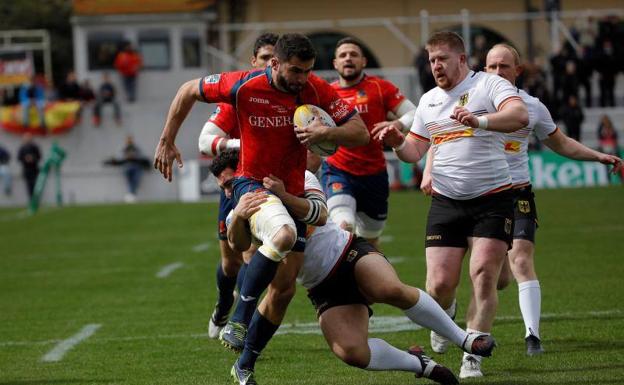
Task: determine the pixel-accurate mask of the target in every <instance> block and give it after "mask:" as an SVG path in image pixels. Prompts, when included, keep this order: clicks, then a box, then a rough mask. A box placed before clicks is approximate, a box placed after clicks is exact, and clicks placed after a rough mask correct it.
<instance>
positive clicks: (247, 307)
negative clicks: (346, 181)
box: [154, 34, 369, 349]
mask: <svg viewBox="0 0 624 385" xmlns="http://www.w3.org/2000/svg"><path fill="white" fill-rule="evenodd" d="M274 55H275V56H274V57H273V58H272V59H271V61H270V65H269V66H268V67H267V68H266V70H255V71H240V72H229V73H222V74H214V75H210V76H206V77H204V78H201V79H195V80H191V81H189V82H187V83H185V84H183V85H182V86H181V87H180V89H179V90H178V93H177V94H176V96H175V98H174V100H173V102H172V104H171V107H170V110H169V114H168V116H167V120H166V122H165V127H164V129H163V133H162V135H161V139H160V142H159V144H158V146H157V149H156V155H155V159H154V166H155V167H156V168H157V169H158V170H159V171H160V172H161V173H162V174H163V176H164V177H165V178H166V179H167V180H169V181H171V179H172V171H173V161H174V160H176V161H177V163H178V166H179V167H181V166H182V160H181V155H180V153H179V151H178V150H177V148H176V146H175V143H174V142H175V137H176V135H177V132H178V130H179V128H180V125H181V124H182V122H183V120H184V118H186V116H187V115H188V112H189V111H190V109H191V107H192V106H193V104H194V102H195V101H197V100H200V101H204V102H209V103H214V102H225V103H229V104H232V105H234V106H235V108H236V113H237V118H238V122H239V129H240V133H241V142H240V143H241V149H240V157H241V161H240V162H239V166H238V168H237V171H236V174H235V176H236V178H234V180H233V182H232V197H233V201H234V206H235V205H236V203H237V202H238V199H239V198H240V196H242V195H243V194H244V193H246V192H250V191H255V190H258V189H261V190H263V189H264V187H263V184H262V181H263V179H264V178H265V177H268V176H269V175H274V176H276V177H278V178H280V179H281V180H283V181H284V185H285V189H286V191H288V192H289V193H290V194H292V195H294V196H300V195H301V194H303V192H304V172H305V167H306V147H305V145H310V144H314V143H317V142H320V141H330V142H334V143H336V144H338V145H345V146H358V145H364V144H366V143H368V141H369V133H368V130H367V129H366V126H365V125H364V122H363V121H362V119H361V118H360V117H359V115H358V114H357V111H356V110H355V109H354V108H353V107H352V106H351V105H349V104H348V103H347V102H345V101H343V100H342V99H340V97H339V96H338V95H337V94H336V92H335V90H334V89H333V88H332V87H331V86H330V85H329V84H328V83H326V82H325V81H324V80H322V79H320V78H318V77H317V76H315V75H313V74H311V71H312V67H313V66H314V60H315V57H316V53H315V51H314V47H313V46H312V43H311V41H310V40H309V39H308V38H307V37H305V36H304V35H301V34H285V35H282V36H281V37H280V38H279V39H278V41H277V43H276V45H275V48H274ZM301 104H313V105H316V106H319V107H320V108H322V109H324V110H325V111H327V112H328V113H329V114H330V116H331V117H332V119H333V120H334V121H335V122H336V124H337V127H334V128H330V127H327V126H324V125H323V124H322V123H321V121H320V119H318V120H315V121H314V122H313V123H312V124H311V125H309V126H307V127H296V128H295V127H294V125H293V114H294V111H295V109H296V108H297V106H299V105H301ZM250 224H251V231H252V234H253V235H254V236H255V237H256V238H258V239H259V240H261V241H262V246H261V247H260V248H258V250H257V251H256V252H255V253H254V255H253V257H252V259H251V262H250V263H249V267H248V268H247V271H246V273H245V278H244V280H243V284H242V288H241V290H240V301H238V303H237V305H236V309H235V311H234V313H233V315H232V317H231V319H230V321H228V323H227V325H226V326H225V327H224V329H223V330H222V332H221V338H222V340H223V342H224V343H225V344H227V345H230V346H235V347H237V348H238V349H240V347H241V345H242V344H243V341H244V339H245V335H246V333H247V326H248V325H249V322H250V321H251V317H252V315H253V314H254V311H255V308H256V304H257V301H258V298H259V297H260V295H261V294H262V292H263V291H264V289H266V287H267V286H268V285H269V283H270V282H271V281H272V280H273V278H274V277H275V274H276V271H277V268H278V266H279V264H280V262H281V261H282V259H284V257H285V256H286V255H287V254H289V252H291V251H292V253H290V256H289V259H288V264H287V265H288V266H289V273H290V274H284V276H283V277H281V278H282V279H281V282H282V283H283V284H284V288H283V289H284V290H282V293H288V295H286V294H285V295H283V296H281V297H280V298H277V299H276V301H273V302H272V303H279V304H280V306H277V307H273V308H271V309H270V311H269V312H268V314H266V315H267V317H266V318H264V317H262V318H260V319H255V320H254V321H253V322H260V323H262V325H263V326H262V328H263V329H272V328H274V329H277V325H279V323H280V322H281V319H282V318H283V316H284V313H285V311H286V307H287V304H288V302H289V301H290V299H291V298H292V295H294V283H295V278H296V275H297V272H298V269H299V267H300V266H301V263H302V261H303V253H302V252H303V249H304V247H305V224H304V223H303V222H301V221H299V220H295V219H293V217H292V216H291V214H290V213H289V212H288V210H287V209H286V207H285V206H284V205H283V204H282V202H281V201H280V199H279V198H278V197H277V196H275V195H274V194H272V193H269V194H268V197H267V201H266V202H264V203H263V204H262V206H261V207H260V210H259V211H257V212H256V213H254V214H253V216H252V217H251V218H250ZM286 288H292V289H291V290H290V292H288V290H286ZM262 334H263V335H265V334H266V335H270V334H271V333H268V332H267V333H262ZM269 338H270V337H269Z"/></svg>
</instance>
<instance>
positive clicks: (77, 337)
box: [41, 324, 102, 362]
mask: <svg viewBox="0 0 624 385" xmlns="http://www.w3.org/2000/svg"><path fill="white" fill-rule="evenodd" d="M100 326H102V325H101V324H89V325H86V326H85V327H83V328H82V330H80V331H79V332H78V333H76V334H74V335H73V336H71V337H69V338H68V339H66V340H63V341H61V342H59V343H58V344H57V345H56V346H55V347H54V349H52V350H50V351H49V352H47V353H46V354H45V355H44V356H43V357H42V358H41V361H43V362H58V361H60V360H62V359H63V356H64V355H65V353H67V352H68V351H70V350H71V349H73V348H74V346H76V345H78V344H79V343H80V342H82V341H84V340H86V339H87V338H89V337H91V336H92V335H93V334H94V333H95V332H96V330H98V329H99V328H100Z"/></svg>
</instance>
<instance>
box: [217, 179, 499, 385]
mask: <svg viewBox="0 0 624 385" xmlns="http://www.w3.org/2000/svg"><path fill="white" fill-rule="evenodd" d="M271 183H273V184H272V186H271V187H270V188H269V189H270V190H273V189H275V190H276V191H279V192H280V193H281V192H282V191H283V185H281V182H280V181H279V180H273V181H272V182H271ZM319 187H320V185H319V182H318V180H317V179H316V177H315V176H314V175H313V174H312V173H311V172H309V171H307V172H306V187H305V188H306V192H315V191H317V190H318V188H319ZM261 195H262V194H254V193H249V194H246V195H244V196H243V197H241V199H240V201H239V204H238V206H237V207H236V208H235V209H234V210H233V212H232V215H230V216H229V218H231V223H229V225H228V239H229V240H230V241H231V242H232V243H233V247H235V248H239V249H240V248H245V247H247V246H248V245H250V244H251V235H250V234H251V233H250V231H249V230H248V228H247V221H248V219H249V217H250V216H251V214H252V213H253V212H255V211H254V210H255V209H256V208H257V207H258V206H259V205H260V199H261V198H259V196H261ZM286 201H287V202H289V203H287V204H286V205H287V206H288V208H289V209H291V210H293V211H298V212H304V211H305V207H307V205H308V203H307V202H306V199H305V198H297V197H294V196H291V197H289V198H288V199H286ZM307 238H308V239H307V242H306V249H305V251H304V262H303V266H302V268H301V270H300V272H299V277H298V281H299V282H300V283H301V284H302V285H303V286H304V287H305V288H306V289H308V297H309V298H310V300H311V301H312V304H313V305H314V306H315V308H316V310H317V315H318V317H319V324H320V326H321V330H322V332H323V335H324V336H325V339H326V340H327V343H328V345H329V346H330V348H331V349H332V351H333V352H334V354H336V356H338V357H339V358H340V359H341V360H343V361H344V362H345V363H347V364H349V365H351V366H355V367H359V368H362V369H365V370H376V371H379V370H402V371H411V372H414V373H415V375H416V376H417V377H427V378H430V379H433V380H434V381H437V382H439V383H443V384H456V383H457V380H456V379H455V376H454V375H453V374H452V372H451V371H450V370H448V369H446V368H444V367H442V366H440V365H437V364H436V363H435V362H434V361H433V360H431V359H430V358H429V357H427V356H424V355H423V353H422V350H420V349H419V348H415V347H412V348H410V349H409V350H408V351H402V350H399V349H397V348H395V347H393V346H392V345H390V344H388V343H387V342H386V341H384V340H382V339H378V338H368V318H369V317H370V315H371V314H372V311H371V309H370V308H369V305H370V304H372V303H386V304H389V305H392V306H395V307H398V308H400V309H402V310H403V311H404V313H405V315H406V316H407V317H408V318H409V319H410V320H412V321H413V322H415V323H417V324H419V325H422V326H425V327H428V328H431V329H435V330H436V331H438V332H439V333H441V334H443V335H445V336H447V337H449V338H451V339H452V340H453V342H454V343H455V344H456V345H458V346H459V347H461V348H462V349H463V350H465V351H467V352H473V353H478V354H482V355H488V356H489V355H490V354H491V351H492V349H493V348H494V346H495V343H494V340H493V339H492V338H491V337H490V336H488V335H486V334H477V333H472V334H469V333H467V332H466V331H464V330H462V329H461V328H459V327H458V326H457V325H456V324H455V323H454V322H453V321H452V320H451V319H450V317H449V316H448V315H447V314H446V313H445V312H444V311H443V310H442V309H441V308H440V306H439V305H438V304H437V303H436V302H435V301H434V300H433V299H432V298H431V297H430V296H429V295H427V294H426V293H424V292H422V291H420V290H419V289H417V288H415V287H411V286H408V285H405V284H403V283H402V282H401V281H400V280H399V278H398V276H397V274H396V272H395V271H394V269H393V268H392V265H391V264H390V263H389V262H388V261H387V260H386V259H385V257H384V256H383V254H381V253H380V252H379V251H378V250H377V249H375V248H374V247H373V246H372V245H371V244H370V243H369V242H368V241H366V240H365V239H363V238H361V237H354V236H353V235H352V234H351V233H349V232H348V231H346V230H343V229H341V228H340V227H339V226H338V225H336V224H335V223H333V222H331V220H328V222H327V224H326V225H324V226H320V227H310V228H309V229H308V234H307ZM263 302H264V301H263ZM250 336H251V334H250ZM248 338H250V337H249V336H248ZM248 343H249V341H248Z"/></svg>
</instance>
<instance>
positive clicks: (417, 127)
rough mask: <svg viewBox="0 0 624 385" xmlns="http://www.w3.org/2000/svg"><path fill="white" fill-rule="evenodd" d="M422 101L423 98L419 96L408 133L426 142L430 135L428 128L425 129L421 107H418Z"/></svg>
mask: <svg viewBox="0 0 624 385" xmlns="http://www.w3.org/2000/svg"><path fill="white" fill-rule="evenodd" d="M423 103H424V101H423V98H421V99H420V103H418V107H417V108H416V113H415V114H414V121H413V122H412V127H411V128H410V131H409V134H408V135H409V136H411V137H412V138H414V139H417V140H420V141H422V142H427V143H428V142H429V141H430V140H431V135H430V134H429V130H427V127H425V122H424V121H423V119H422V109H421V108H420V106H422V105H423Z"/></svg>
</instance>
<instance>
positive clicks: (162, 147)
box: [154, 139, 183, 182]
mask: <svg viewBox="0 0 624 385" xmlns="http://www.w3.org/2000/svg"><path fill="white" fill-rule="evenodd" d="M174 160H175V161H177V163H178V168H182V166H183V164H182V155H181V154H180V151H178V148H177V147H176V145H175V144H173V143H170V142H169V141H167V140H165V139H161V140H160V141H159V142H158V146H156V153H155V154H154V168H155V169H157V170H158V171H160V173H161V174H162V175H163V177H164V178H165V179H167V180H168V181H169V182H171V180H172V179H173V161H174Z"/></svg>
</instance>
